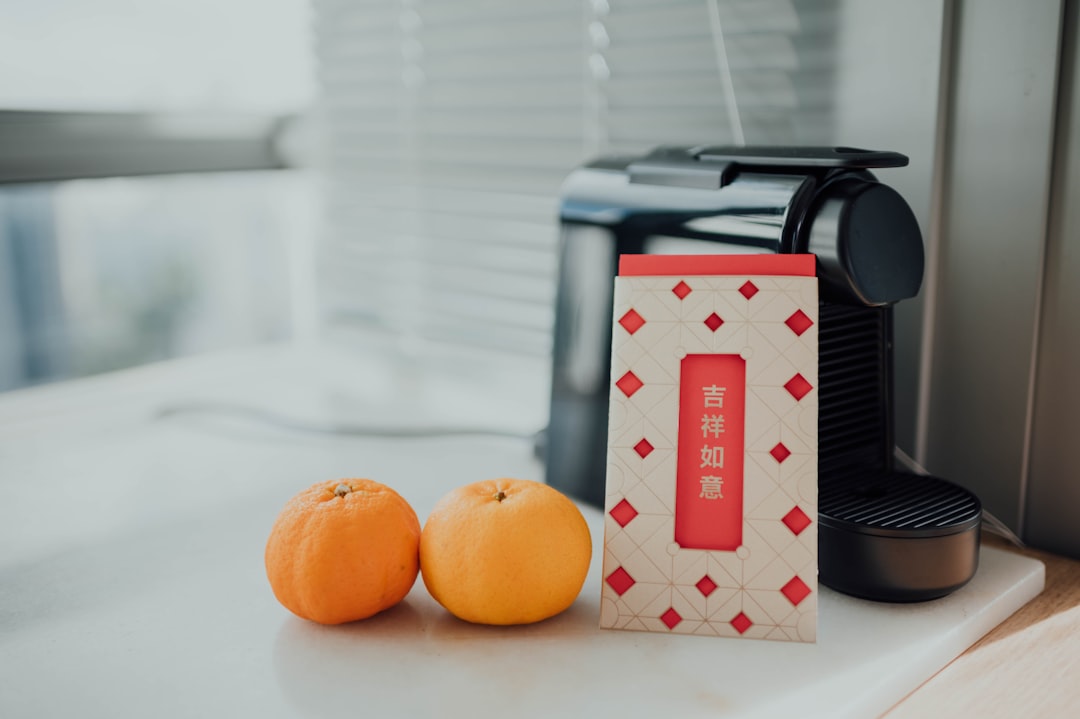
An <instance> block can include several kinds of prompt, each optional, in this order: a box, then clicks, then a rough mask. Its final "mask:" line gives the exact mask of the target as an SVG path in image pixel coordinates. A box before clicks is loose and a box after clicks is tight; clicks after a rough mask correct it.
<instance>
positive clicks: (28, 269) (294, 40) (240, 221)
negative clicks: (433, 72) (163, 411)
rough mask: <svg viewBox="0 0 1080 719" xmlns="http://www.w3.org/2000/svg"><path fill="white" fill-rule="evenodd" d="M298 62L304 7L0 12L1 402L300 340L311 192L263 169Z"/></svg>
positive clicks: (307, 90) (305, 27)
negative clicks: (216, 352)
mask: <svg viewBox="0 0 1080 719" xmlns="http://www.w3.org/2000/svg"><path fill="white" fill-rule="evenodd" d="M310 45H311V31H310V20H309V8H308V3H307V2H306V1H305V0H235V1H232V2H228V3H220V2H211V1H210V0H157V1H155V2H153V3H145V2H137V1H134V0H90V1H86V0H40V1H39V2H33V3H26V2H18V0H2V1H0V183H5V184H0V390H5V389H12V388H17V387H21V386H26V385H30V384H37V383H42V382H48V381H54V380H58V379H63V378H68V377H74V376H80V375H85V374H94V373H98V372H103V371H108V370H113V369H118V368H122V367H129V366H132V365H137V364H141V363H145V362H149V361H154V360H160V359H165V358H169V357H175V356H182V355H188V354H193V353H197V352H204V351H208V350H213V349H221V348H227V347H236V346H243V345H248V344H253V343H258V342H266V341H272V340H277V339H281V338H284V337H288V336H290V335H291V334H292V333H294V332H295V331H296V330H297V322H298V320H297V317H299V316H300V315H301V312H300V310H299V309H298V303H299V302H301V300H300V298H298V296H297V291H296V288H297V287H298V286H307V285H308V284H310V282H308V281H307V280H305V279H304V278H303V277H302V275H301V269H308V270H309V271H310V267H309V266H308V263H306V262H305V260H304V257H305V256H306V255H305V252H306V248H308V247H309V246H310V243H311V242H312V237H311V228H312V226H313V213H314V207H315V203H314V199H313V194H312V193H313V188H314V184H313V181H312V179H311V177H310V174H309V173H308V172H304V171H299V170H277V171H259V170H260V169H261V168H276V167H282V166H283V165H284V164H285V163H284V161H283V159H282V158H281V157H280V155H281V148H280V147H279V146H278V145H279V143H280V141H281V137H280V134H281V131H282V129H283V128H284V127H286V125H287V122H288V121H289V119H290V118H293V117H295V116H297V115H299V114H301V113H304V112H306V111H307V110H308V109H309V108H310V106H311V104H312V102H313V99H314V95H315V83H314V75H313V72H314V71H313V53H312V52H311V48H310ZM221 170H237V171H238V170H246V171H244V172H228V173H220V174H219V173H218V171H221ZM199 171H203V173H204V174H200V173H199ZM207 172H212V173H213V174H205V173H207ZM176 173H193V174H176ZM133 175H148V176H138V177H136V176H133ZM98 177H100V178H107V179H80V178H98ZM301 321H303V320H301Z"/></svg>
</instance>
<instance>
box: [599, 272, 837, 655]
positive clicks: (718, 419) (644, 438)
mask: <svg viewBox="0 0 1080 719" xmlns="http://www.w3.org/2000/svg"><path fill="white" fill-rule="evenodd" d="M614 320H615V323H614V328H613V330H614V334H613V342H612V360H611V379H612V385H611V406H610V418H609V429H608V469H607V497H606V501H605V517H604V521H605V524H604V568H603V577H604V581H603V582H602V596H601V611H600V626H602V627H606V628H612V629H631V630H639V631H656V632H675V633H680V634H705V635H712V636H717V635H718V636H726V637H748V638H755V639H777V640H783V641H800V642H813V641H815V640H816V637H817V403H818V398H817V391H816V385H817V381H818V372H817V368H818V334H817V321H818V293H817V278H816V277H815V275H814V257H813V256H812V255H723V256H720V255H709V256H661V255H625V256H623V257H622V258H621V259H620V265H619V276H618V277H617V278H616V280H615V314H614Z"/></svg>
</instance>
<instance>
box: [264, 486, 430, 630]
mask: <svg viewBox="0 0 1080 719" xmlns="http://www.w3.org/2000/svg"><path fill="white" fill-rule="evenodd" d="M419 544H420V521H419V520H418V519H417V517H416V512H414V511H413V508H412V507H410V506H409V503H408V502H406V501H405V499H404V498H402V496H401V495H400V494H398V493H397V492H395V491H394V490H392V489H390V488H389V487H387V486H386V485H384V484H380V483H378V482H375V481H372V480H370V479H340V480H333V481H328V482H319V483H318V484H315V485H313V486H311V487H309V488H308V489H305V490H304V491H302V492H300V493H299V494H297V495H296V496H295V497H293V498H292V499H290V500H289V501H288V503H287V504H286V505H285V508H284V509H283V510H282V511H281V514H280V515H278V518H277V520H276V521H275V522H274V526H273V529H272V530H271V531H270V538H269V539H268V540H267V542H266V554H265V559H266V576H267V578H268V579H269V580H270V587H271V589H273V590H274V596H276V597H277V599H278V601H279V602H281V603H282V604H283V605H284V606H285V608H286V609H288V610H289V611H290V612H292V613H293V614H295V615H297V616H298V617H303V618H304V619H310V620H312V621H315V622H319V623H320V624H341V623H343V622H351V621H354V620H357V619H364V618H366V617H370V616H371V615H373V614H376V613H378V612H381V611H382V610H384V609H389V608H390V607H392V606H394V605H395V604H397V603H398V602H400V601H401V600H402V599H404V598H405V595H406V594H408V593H409V590H410V589H411V588H412V585H413V583H415V582H416V575H417V573H418V572H419V570H420V564H419Z"/></svg>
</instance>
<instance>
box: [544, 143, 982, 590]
mask: <svg viewBox="0 0 1080 719" xmlns="http://www.w3.org/2000/svg"><path fill="white" fill-rule="evenodd" d="M907 161H908V160H907V158H906V157H905V156H904V155H901V154H898V153H895V152H877V151H869V150H862V149H856V148H849V147H710V146H699V147H660V148H657V149H655V150H653V151H652V152H650V153H647V154H645V155H642V156H631V157H625V156H624V157H605V158H601V159H598V160H596V161H594V162H592V163H589V164H588V165H585V166H583V167H581V168H578V169H577V170H575V171H574V172H573V173H572V174H571V175H570V176H569V177H568V178H567V180H566V182H565V184H564V186H563V189H562V197H561V205H560V220H561V238H560V265H559V282H558V294H557V299H556V315H555V338H554V357H553V359H554V361H553V374H552V393H551V415H550V423H549V426H548V429H547V433H546V439H545V448H544V455H545V464H546V479H547V482H548V483H549V484H551V485H552V486H554V487H556V488H558V489H560V490H562V491H564V492H566V493H567V494H570V495H571V496H574V497H576V498H578V499H581V500H583V501H585V502H588V503H591V504H594V505H597V506H600V507H603V504H604V484H605V473H606V454H607V453H606V446H607V412H608V390H609V386H610V355H611V332H612V316H611V315H612V286H613V278H614V276H615V273H616V267H617V262H618V258H619V256H620V255H623V254H735V253H781V254H784V253H809V254H813V255H814V256H815V257H816V267H817V276H818V280H819V295H820V300H821V304H820V308H819V309H820V320H819V325H818V327H819V384H818V392H819V396H818V403H819V419H818V437H819V440H818V441H819V445H818V481H819V490H818V512H819V517H818V521H819V526H818V542H819V550H818V551H819V579H820V581H821V582H822V583H823V584H825V585H826V586H829V587H832V588H833V589H836V590H838V591H841V592H844V593H847V594H851V595H854V596H858V597H863V598H867V599H874V600H879V601H897V602H906V601H922V600H927V599H933V598H936V597H941V596H944V595H947V594H949V593H951V592H952V591H954V590H956V589H958V588H959V587H961V586H963V585H964V584H965V583H967V581H968V580H970V579H971V577H972V576H973V575H974V573H975V570H976V568H977V566H978V551H979V539H980V527H981V515H982V508H981V505H980V503H979V500H978V498H977V497H975V495H973V494H972V493H971V492H969V491H967V490H966V489H964V488H962V487H960V486H958V485H955V484H953V483H951V482H948V481H946V480H943V479H940V478H937V477H932V476H925V475H917V474H912V473H909V472H904V471H900V470H898V469H897V467H896V465H895V462H894V432H893V412H892V394H893V368H892V357H893V351H892V343H893V331H892V326H893V306H894V305H895V304H896V303H897V302H900V301H902V300H905V299H908V298H911V297H914V296H915V295H916V294H918V292H919V289H920V286H921V284H922V276H923V264H924V254H923V244H922V236H921V233H920V231H919V227H918V223H917V221H916V219H915V216H914V214H913V213H912V211H911V209H910V208H909V207H908V205H907V203H906V202H905V201H904V199H903V198H902V197H901V196H900V194H899V193H897V192H896V191H895V190H894V189H892V188H890V187H889V186H887V185H885V184H883V183H881V182H879V181H878V180H877V179H876V178H875V176H874V175H873V174H872V172H871V170H873V169H876V168H887V167H901V166H903V165H906V164H907Z"/></svg>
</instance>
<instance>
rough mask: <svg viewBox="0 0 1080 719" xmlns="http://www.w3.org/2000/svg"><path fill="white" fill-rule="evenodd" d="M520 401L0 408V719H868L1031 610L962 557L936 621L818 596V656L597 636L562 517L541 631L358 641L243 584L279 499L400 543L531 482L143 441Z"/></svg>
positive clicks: (457, 397)
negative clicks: (335, 514)
mask: <svg viewBox="0 0 1080 719" xmlns="http://www.w3.org/2000/svg"><path fill="white" fill-rule="evenodd" d="M521 392H522V395H521V396H519V397H516V398H515V397H508V396H507V394H506V393H505V392H495V393H493V394H494V395H498V396H488V395H487V394H486V393H485V390H484V387H483V386H482V385H480V384H478V383H476V382H475V381H464V382H449V381H447V380H433V381H430V382H419V383H417V382H416V381H413V380H412V379H408V378H406V381H402V382H396V381H393V378H392V377H390V378H388V375H386V374H385V373H384V369H380V368H378V367H377V366H375V365H371V366H368V365H366V364H364V363H363V362H361V361H359V360H355V362H354V360H353V359H352V358H351V356H340V355H325V354H323V353H321V352H315V353H313V352H309V351H292V350H288V349H273V350H259V351H252V352H239V353H230V354H225V355H218V356H211V357H203V358H198V359H192V360H184V361H178V362H173V363H166V364H163V365H158V366H153V367H149V368H144V369H139V370H133V371H128V372H122V373H118V374H115V375H111V376H107V377H101V378H93V379H89V380H81V381H78V382H73V383H67V384H63V385H58V386H51V387H43V388H38V389H33V390H27V391H20V392H15V393H11V394H8V395H0V717H4V718H5V719H6V718H9V717H42V716H84V717H97V716H101V717H117V716H184V717H187V716H259V717H263V716H266V717H270V716H290V717H291V716H380V717H385V716H470V717H476V716H493V717H494V716H499V717H502V716H508V715H509V716H551V715H559V716H589V715H591V716H601V715H602V716H618V715H630V716H643V717H644V716H649V717H657V716H665V717H666V716H698V715H701V716H718V715H719V716H731V715H738V716H775V715H778V713H780V712H783V711H791V710H795V709H797V710H798V712H799V715H800V716H801V717H806V716H831V717H835V716H873V715H876V714H880V713H881V712H884V711H885V710H887V709H888V708H889V707H890V706H892V705H893V704H895V703H896V702H897V701H899V700H900V699H902V698H903V697H904V696H905V695H906V694H907V693H908V692H909V691H911V690H912V689H914V688H915V687H917V686H918V685H919V683H921V682H922V681H924V680H925V679H926V678H928V677H929V676H930V675H932V674H933V673H934V672H935V671H937V669H939V668H940V667H941V666H943V665H944V664H945V663H947V662H948V661H949V660H950V659H952V658H953V657H954V656H956V655H957V654H959V653H960V652H962V651H963V650H964V648H966V647H967V646H969V645H970V644H971V643H972V642H974V641H975V640H976V639H978V638H979V637H980V636H982V634H984V633H985V632H986V631H988V630H989V629H990V628H992V627H993V626H994V625H996V624H997V623H998V622H1000V621H1001V620H1002V619H1004V618H1005V617H1006V616H1008V615H1009V614H1010V613H1012V611H1014V610H1015V609H1017V608H1018V607H1020V606H1021V605H1023V603H1024V602H1026V601H1027V600H1028V599H1030V598H1031V597H1033V596H1034V595H1035V594H1037V593H1038V591H1039V590H1040V589H1041V588H1042V581H1043V580H1042V576H1043V575H1042V565H1041V564H1040V563H1038V562H1036V561H1034V560H1031V559H1026V558H1024V557H1019V556H1016V555H1012V554H1008V553H1005V552H1000V551H997V550H986V549H984V551H983V558H982V564H981V567H980V570H979V573H978V574H977V576H976V578H975V580H973V581H972V583H971V584H969V585H968V586H967V587H965V588H964V589H962V590H960V591H959V592H957V593H956V594H955V595H953V596H952V597H949V598H947V599H944V600H939V601H937V602H931V603H927V604H921V605H904V606H894V605H882V604H874V603H870V602H862V601H858V600H854V599H850V598H848V597H844V596H841V595H838V594H835V593H832V592H830V591H829V590H827V589H823V590H822V596H821V617H820V629H819V641H818V643H817V644H816V645H791V644H788V643H778V642H767V641H748V640H729V639H716V638H707V637H689V636H667V635H656V634H643V633H636V632H618V631H607V630H601V629H599V628H598V619H599V586H600V585H599V582H600V576H599V574H600V561H599V556H600V543H601V540H602V530H601V527H602V516H601V513H600V512H599V511H597V510H594V509H592V508H588V507H585V508H583V511H584V512H585V516H586V519H587V520H588V521H589V524H590V528H591V529H592V532H593V540H594V548H595V556H594V561H593V565H592V567H591V569H590V574H589V578H588V580H587V581H586V585H585V588H584V590H583V592H582V594H581V596H580V597H579V599H578V601H577V602H576V603H575V604H574V605H573V606H572V607H571V609H569V610H568V611H567V612H565V613H563V614H562V615H560V616H558V617H556V618H554V619H552V620H549V621H547V622H542V623H540V624H537V625H532V626H527V627H509V628H494V627H482V626H474V625H469V624H466V623H463V622H460V621H458V620H456V619H454V618H452V617H450V616H449V615H448V614H446V613H445V612H444V611H443V610H442V609H441V608H440V607H439V606H438V605H437V604H435V603H434V601H433V600H432V599H431V598H430V597H429V596H428V595H427V593H426V591H425V590H424V587H423V583H422V582H421V581H419V580H418V581H417V584H416V586H415V587H414V588H413V591H412V593H411V594H410V595H409V597H408V598H407V599H406V600H405V602H404V603H402V604H401V605H399V606H398V607H396V608H394V609H392V610H390V611H388V612H385V613H384V614H382V615H379V616H377V617H375V618H373V619H370V620H366V621H363V622H358V623H355V624H351V625H345V626H339V627H321V626H317V625H314V624H311V623H308V622H305V621H303V620H300V619H297V618H295V617H293V616H292V615H290V614H289V613H288V612H287V611H286V610H285V609H283V608H282V607H281V606H280V605H278V604H277V602H276V601H275V599H274V597H273V595H272V593H271V592H270V589H269V586H268V584H267V582H266V578H265V573H264V570H263V564H262V552H263V546H264V543H265V541H266V537H267V534H268V532H269V529H270V526H271V524H272V522H273V520H274V518H275V516H276V515H277V512H278V511H279V510H280V508H281V506H282V505H283V504H284V503H285V501H286V500H287V499H288V498H289V497H290V496H292V495H293V494H295V493H296V492H297V491H299V490H300V489H302V488H304V487H306V486H308V485H310V484H312V483H314V482H316V481H319V480H323V479H333V478H338V477H345V476H368V477H371V478H373V479H377V480H379V481H382V482H385V483H387V484H390V485H391V486H393V487H395V488H396V489H397V490H398V491H399V492H401V493H402V494H403V495H404V496H405V497H406V499H408V500H409V501H410V503H411V504H412V505H413V507H414V508H415V509H416V511H417V513H418V514H419V516H420V518H421V521H423V519H424V517H426V515H427V513H428V512H429V511H430V509H431V507H432V506H433V505H434V503H435V502H436V500H438V498H439V497H440V496H442V494H444V493H445V492H447V491H449V490H450V489H452V488H454V487H456V486H459V485H462V484H465V483H468V482H471V481H474V480H477V479H483V478H488V477H494V476H519V477H526V478H535V479H541V478H542V475H543V472H542V467H541V466H540V464H539V463H538V462H537V461H536V460H535V458H534V457H533V454H532V447H531V444H530V442H529V441H527V440H526V439H514V438H499V437H444V438H435V439H408V440H406V439H374V438H358V437H343V436H324V435H319V434H314V433H304V432H297V431H294V430H289V429H285V428H282V427H279V426H275V425H273V424H270V423H267V422H264V421H262V419H259V418H252V417H244V416H232V415H229V414H227V413H226V414H222V413H216V414H215V413H205V414H204V413H180V414H175V415H170V416H166V417H161V416H159V415H158V413H159V411H160V410H161V409H162V408H166V407H177V406H180V405H187V406H191V404H192V403H198V402H202V401H211V400H212V401H214V402H226V403H231V404H234V405H237V406H243V407H256V408H261V409H264V410H269V411H272V412H275V413H278V414H279V415H282V416H287V417H290V418H293V419H296V420H299V421H305V422H323V423H325V422H327V421H334V420H338V421H340V420H342V418H345V419H346V420H347V421H349V422H351V423H357V422H365V421H367V422H371V423H372V424H373V425H375V426H387V425H403V424H409V423H411V424H414V425H415V424H446V423H459V424H460V423H462V422H469V423H471V424H484V425H485V426H492V427H498V428H499V429H502V430H507V429H509V430H511V431H520V432H521V433H522V435H523V436H524V435H527V434H528V433H529V432H530V431H533V430H535V429H538V428H539V426H540V424H538V422H541V423H542V418H541V417H539V416H538V410H537V397H541V399H542V395H543V394H544V393H546V388H545V387H543V386H542V383H540V386H531V387H526V386H521ZM511 394H512V393H511ZM465 406H467V407H468V412H467V417H466V415H465V414H462V412H461V411H460V410H461V408H462V407H465Z"/></svg>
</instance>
